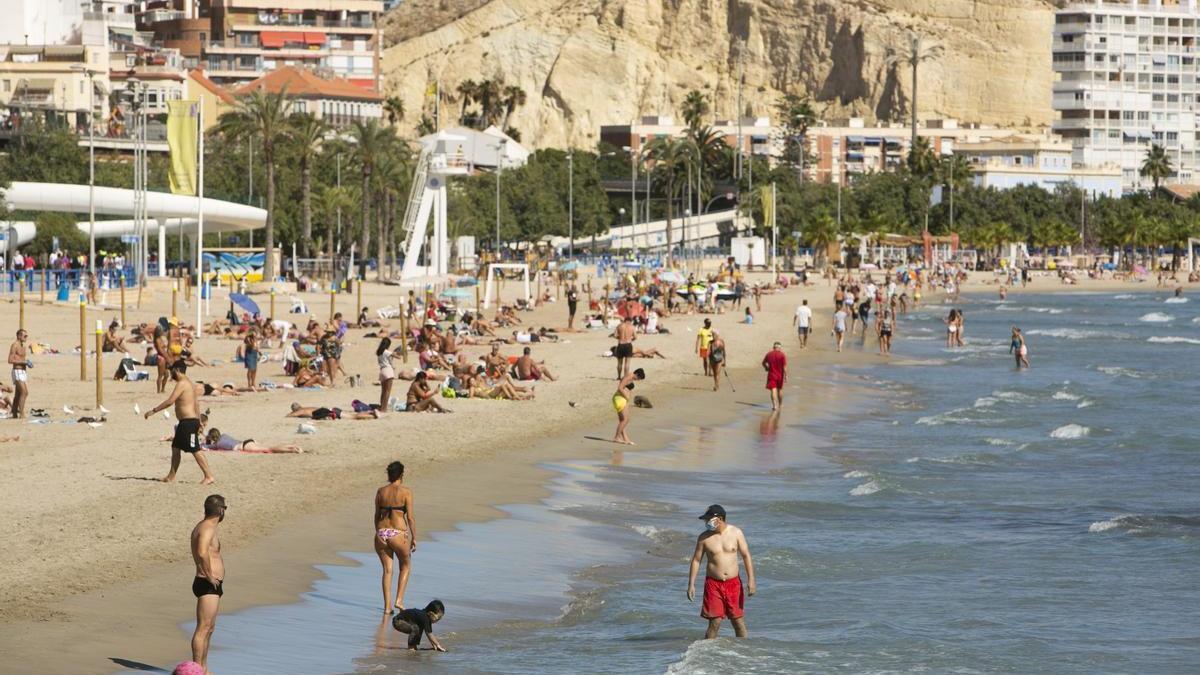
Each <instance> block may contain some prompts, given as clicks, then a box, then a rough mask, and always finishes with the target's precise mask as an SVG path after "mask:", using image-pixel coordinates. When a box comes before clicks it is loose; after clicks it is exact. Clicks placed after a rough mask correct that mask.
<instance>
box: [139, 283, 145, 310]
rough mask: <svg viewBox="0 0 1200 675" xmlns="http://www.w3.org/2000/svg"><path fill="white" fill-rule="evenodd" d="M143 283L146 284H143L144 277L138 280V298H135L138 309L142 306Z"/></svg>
mask: <svg viewBox="0 0 1200 675" xmlns="http://www.w3.org/2000/svg"><path fill="white" fill-rule="evenodd" d="M145 285H146V284H145V280H144V279H143V280H141V281H139V282H138V299H137V308H138V309H141V308H142V287H143V286H145Z"/></svg>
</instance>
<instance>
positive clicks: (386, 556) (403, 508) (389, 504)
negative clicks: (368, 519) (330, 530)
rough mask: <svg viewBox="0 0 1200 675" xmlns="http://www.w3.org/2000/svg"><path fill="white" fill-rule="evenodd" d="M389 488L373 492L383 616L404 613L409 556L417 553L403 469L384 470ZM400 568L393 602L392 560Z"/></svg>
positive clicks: (395, 464)
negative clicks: (381, 574)
mask: <svg viewBox="0 0 1200 675" xmlns="http://www.w3.org/2000/svg"><path fill="white" fill-rule="evenodd" d="M387 477H388V484H387V485H384V486H383V487H381V488H379V489H378V490H376V491H375V518H374V523H375V554H376V555H378V556H379V564H381V565H383V612H384V614H392V613H395V612H399V611H403V610H404V590H405V589H406V588H407V587H408V575H409V572H410V571H411V569H412V554H413V553H415V552H416V550H417V524H416V520H414V518H413V493H412V490H411V489H410V488H408V487H407V486H405V485H404V465H403V464H401V463H400V462H392V463H391V464H388V466H387ZM393 557H394V558H395V559H396V560H397V561H399V564H400V579H399V582H398V583H397V584H396V595H395V599H392V596H391V595H390V592H391V586H392V559H393Z"/></svg>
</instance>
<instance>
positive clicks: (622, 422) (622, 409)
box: [612, 368, 646, 445]
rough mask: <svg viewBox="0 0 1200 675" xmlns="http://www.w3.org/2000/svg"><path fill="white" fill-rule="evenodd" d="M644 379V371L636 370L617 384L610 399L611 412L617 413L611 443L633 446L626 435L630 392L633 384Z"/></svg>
mask: <svg viewBox="0 0 1200 675" xmlns="http://www.w3.org/2000/svg"><path fill="white" fill-rule="evenodd" d="M644 379H646V371H644V370H642V369H641V368H638V369H637V370H635V371H633V372H632V373H629V374H628V375H626V376H625V377H622V378H621V380H620V381H619V382H617V391H616V392H614V393H613V397H612V405H613V410H616V411H617V433H616V434H614V435H613V443H620V444H622V445H633V444H634V443H633V441H631V440H629V434H627V433H626V429H628V428H629V400H630V397H631V396H632V395H633V394H632V393H631V392H633V384H634V382H636V381H638V380H644Z"/></svg>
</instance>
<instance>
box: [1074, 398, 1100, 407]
mask: <svg viewBox="0 0 1200 675" xmlns="http://www.w3.org/2000/svg"><path fill="white" fill-rule="evenodd" d="M1094 405H1096V403H1095V402H1094V401H1092V400H1091V399H1086V398H1085V399H1083V400H1082V401H1080V402H1079V404H1078V405H1076V406H1075V407H1076V408H1090V407H1092V406H1094Z"/></svg>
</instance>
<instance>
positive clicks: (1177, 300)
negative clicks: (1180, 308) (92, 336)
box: [1163, 298, 1188, 305]
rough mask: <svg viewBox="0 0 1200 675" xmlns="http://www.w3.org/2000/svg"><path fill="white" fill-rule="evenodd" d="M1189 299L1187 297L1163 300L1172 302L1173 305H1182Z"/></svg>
mask: <svg viewBox="0 0 1200 675" xmlns="http://www.w3.org/2000/svg"><path fill="white" fill-rule="evenodd" d="M1187 301H1188V299H1187V298H1167V299H1166V300H1163V302H1165V303H1168V304H1172V305H1182V304H1183V303H1185V302H1187Z"/></svg>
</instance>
